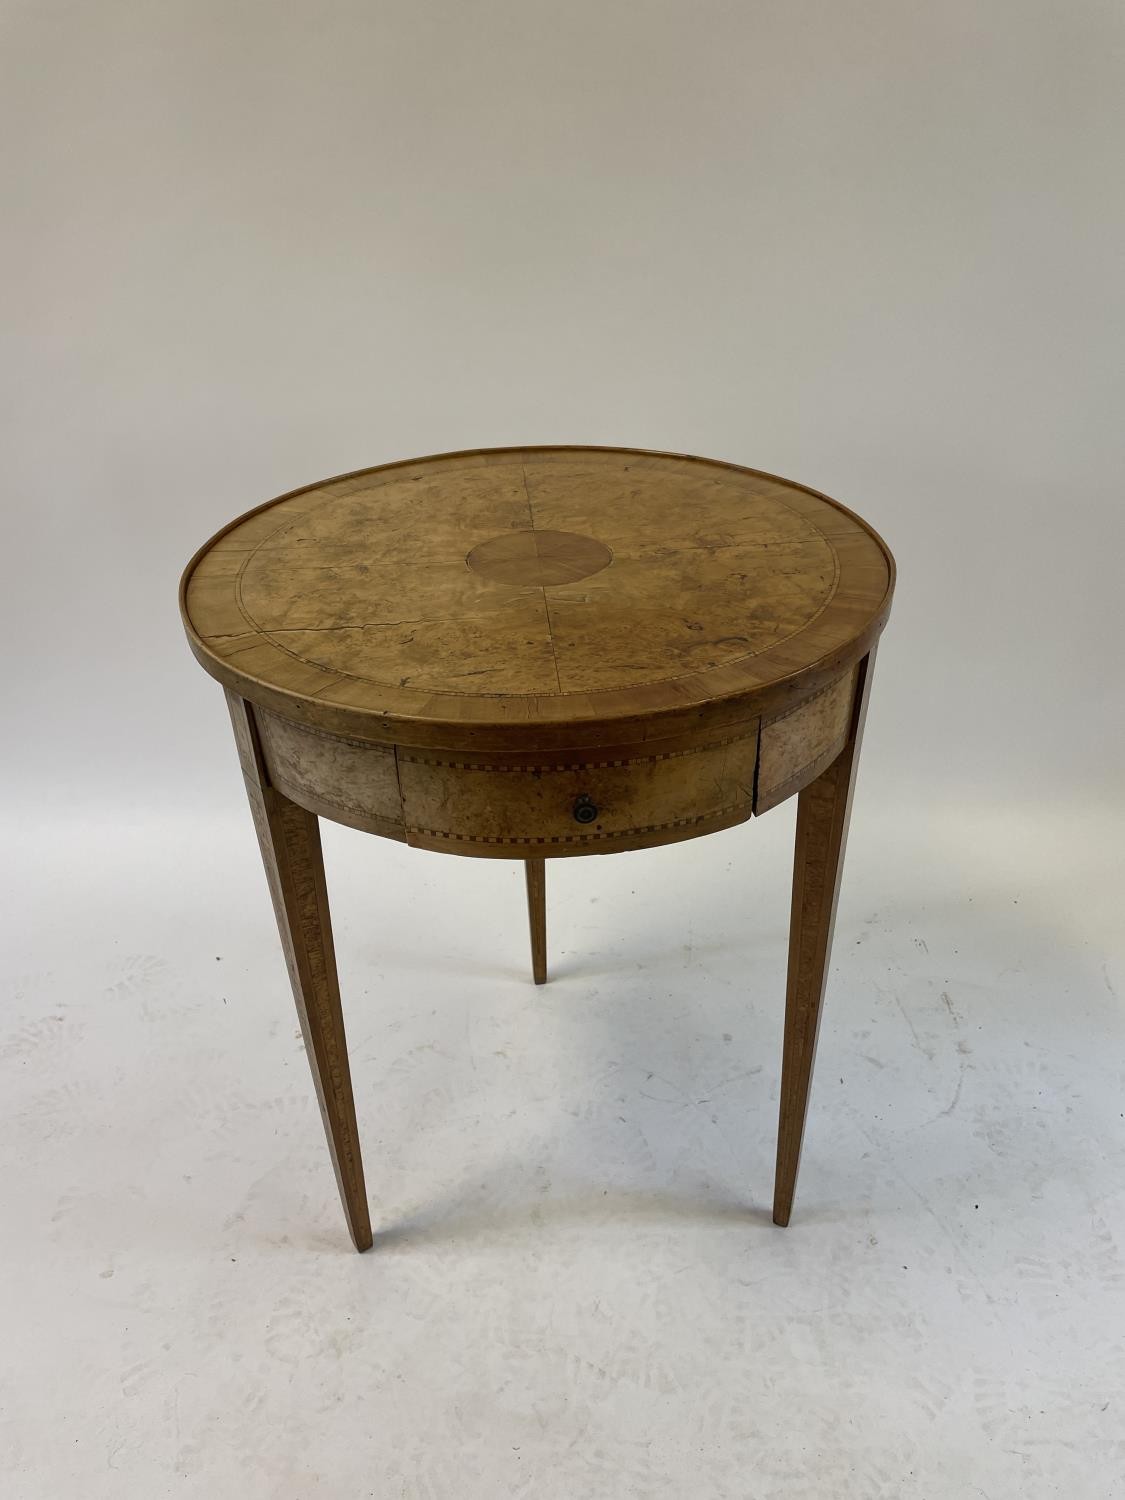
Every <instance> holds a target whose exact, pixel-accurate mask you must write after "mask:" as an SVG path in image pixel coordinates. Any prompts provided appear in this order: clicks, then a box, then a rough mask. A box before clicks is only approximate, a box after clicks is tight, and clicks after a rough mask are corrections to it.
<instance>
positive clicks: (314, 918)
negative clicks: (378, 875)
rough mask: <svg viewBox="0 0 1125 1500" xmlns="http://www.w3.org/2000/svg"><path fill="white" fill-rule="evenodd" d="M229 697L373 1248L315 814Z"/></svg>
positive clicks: (315, 1054)
mask: <svg viewBox="0 0 1125 1500" xmlns="http://www.w3.org/2000/svg"><path fill="white" fill-rule="evenodd" d="M227 703H228V706H229V708H230V715H231V723H232V724H233V726H234V734H235V742H236V744H237V746H238V752H239V759H240V761H241V763H242V770H243V775H244V780H245V782H246V792H247V796H248V797H249V799H250V810H251V812H252V813H253V816H254V826H255V828H256V830H257V833H258V842H259V845H260V846H261V851H262V861H263V863H264V865H265V868H266V879H267V881H268V884H269V888H270V895H271V896H272V897H273V906H274V914H275V916H276V917H277V926H278V932H279V934H280V936H281V945H282V948H283V949H284V952H285V962H286V966H287V968H288V970H289V979H290V982H291V984H292V986H293V998H294V1000H295V1001H296V1005H297V1015H298V1017H299V1019H300V1022H301V1034H302V1036H303V1037H304V1039H305V1052H306V1054H307V1056H308V1059H309V1066H310V1068H311V1069H312V1075H313V1083H314V1085H315V1087H316V1097H317V1100H318V1102H319V1104H320V1114H321V1119H322V1121H323V1122H324V1131H325V1135H326V1136H327V1139H328V1149H329V1151H330V1153H331V1156H332V1166H333V1168H334V1170H335V1173H336V1183H337V1186H338V1188H339V1190H340V1200H341V1202H342V1203H343V1205H344V1213H345V1216H346V1218H347V1221H348V1229H349V1231H350V1233H351V1237H352V1241H353V1243H354V1245H355V1247H356V1249H357V1250H367V1249H370V1247H371V1243H372V1238H371V1220H370V1216H369V1212H368V1207H367V1190H366V1188H365V1186H364V1180H363V1162H362V1159H361V1157H360V1151H359V1131H358V1129H357V1127H356V1117H355V1100H354V1097H353V1095H352V1079H351V1069H350V1067H349V1065H348V1048H347V1040H346V1038H345V1035H344V1018H343V1012H342V1010H341V1007H340V988H339V982H338V980H337V977H336V954H335V950H334V947H333V943H332V923H331V920H330V917H329V914H328V893H327V889H326V887H325V881H324V861H323V859H322V856H321V852H320V833H319V830H318V828H317V822H316V818H315V817H313V816H312V814H311V813H308V812H306V811H305V810H304V809H303V808H300V807H297V806H296V805H295V804H294V803H292V802H290V801H289V800H288V798H286V797H284V796H282V795H281V793H280V792H278V791H277V790H276V788H274V787H273V786H271V785H270V783H269V779H268V776H267V774H266V772H265V767H264V763H263V761H262V757H261V753H260V750H259V745H258V736H257V727H256V725H255V723H254V711H253V709H252V707H251V706H250V705H249V704H248V703H246V702H245V701H244V700H243V699H241V698H239V697H238V696H237V695H236V694H234V693H229V692H228V694H227Z"/></svg>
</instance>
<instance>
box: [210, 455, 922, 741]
mask: <svg viewBox="0 0 1125 1500" xmlns="http://www.w3.org/2000/svg"><path fill="white" fill-rule="evenodd" d="M892 587H893V563H892V562H891V559H890V556H889V554H888V552H887V550H886V548H885V547H884V546H883V544H882V543H881V542H880V541H879V539H878V537H877V536H876V535H875V534H874V533H873V532H872V531H871V529H870V528H869V527H868V526H866V525H865V524H864V523H863V522H862V521H860V520H859V519H858V518H857V517H855V516H853V515H852V514H851V513H850V512H849V511H847V510H845V509H844V508H843V507H842V506H839V505H837V504H836V503H835V502H834V501H831V500H829V499H827V498H825V497H823V496H820V495H817V494H816V493H814V492H813V491H811V490H808V489H805V488H803V487H802V486H800V485H796V484H792V483H789V482H788V481H785V480H781V479H777V478H773V477H771V476H769V475H765V474H761V473H758V472H756V471H754V470H750V469H743V468H738V467H735V466H733V465H729V464H721V463H716V462H713V461H710V460H705V459H697V458H686V457H680V456H676V455H667V454H653V453H640V452H633V451H630V450H624V449H593V448H530V449H502V450H492V451H485V452H476V453H464V454H453V455H445V456H441V457H436V458H430V459H422V460H417V461H413V462H409V463H403V464H393V465H388V466H385V467H382V468H378V469H371V470H365V471H363V472H361V473H358V474H352V475H346V476H344V477H342V478H339V479H335V480H329V481H326V482H324V483H322V484H318V485H313V486H310V487H309V488H306V489H303V490H299V491H296V492H294V493H293V494H291V495H288V496H284V497H282V498H281V499H279V500H276V501H272V502H270V503H269V504H267V505H265V506H262V507H260V508H259V509H258V510H256V511H252V512H250V513H249V514H248V515H247V516H245V517H243V518H242V519H241V520H239V521H236V522H234V523H233V524H232V525H231V526H229V527H228V528H227V529H226V530H224V531H223V532H221V533H220V534H219V535H218V536H217V537H215V538H214V539H213V540H212V541H211V542H210V543H208V544H207V546H205V547H204V548H203V549H202V550H201V551H200V553H199V554H197V556H196V557H195V558H194V559H193V561H192V563H191V564H190V565H189V567H188V569H187V572H186V573H185V576H184V581H183V586H182V595H181V597H182V606H183V613H184V620H185V624H186V627H187V631H188V636H189V640H190V641H191V644H192V648H193V650H194V651H195V653H196V655H197V657H198V658H199V660H200V661H201V662H202V664H203V665H204V666H205V667H206V668H207V670H208V671H209V672H211V673H212V675H214V676H215V677H217V678H218V679H219V680H220V681H221V682H223V683H224V684H225V685H226V686H227V687H229V688H231V689H233V690H234V691H236V692H237V693H238V694H239V695H240V696H241V697H244V698H246V699H248V700H249V701H251V702H253V703H255V704H258V705H260V706H262V707H264V708H267V709H272V710H273V711H274V712H276V713H278V714H279V715H281V716H282V717H284V718H286V719H289V720H295V721H297V722H300V723H303V724H306V725H309V726H311V727H314V728H320V729H324V730H327V731H329V732H333V733H340V734H346V735H349V736H351V737H353V738H357V739H365V740H374V741H382V742H385V743H394V744H399V745H411V746H415V747H422V746H431V747H432V746H440V747H442V748H445V749H462V750H470V749H495V750H499V751H503V750H511V751H520V750H527V749H546V748H558V747H567V748H573V747H575V746H578V745H589V746H597V745H604V744H615V745H616V744H629V743H635V742H637V741H640V740H644V739H649V738H654V737H658V738H663V737H668V736H675V735H677V734H683V733H689V734H690V733H694V732H696V731H699V732H701V733H703V732H711V731H713V730H714V729H716V728H718V727H722V726H723V725H725V724H730V723H745V722H746V721H748V720H750V719H754V718H758V717H761V716H768V715H770V714H775V713H781V712H784V711H786V710H787V709H788V708H789V707H791V706H793V705H794V704H795V703H797V702H798V701H800V700H801V699H802V698H803V697H804V696H807V695H808V693H810V692H812V691H815V690H816V689H817V688H819V687H822V686H824V685H825V684H826V683H828V682H829V681H831V680H832V679H833V678H835V677H836V676H838V675H839V673H840V672H841V671H843V670H845V669H846V668H848V667H850V666H853V665H854V664H855V663H856V662H857V661H858V660H859V659H860V657H862V656H863V655H864V654H865V653H866V651H867V649H868V648H869V646H870V645H871V643H872V642H873V640H874V639H875V637H876V636H877V634H878V632H879V629H880V628H881V626H882V624H883V622H884V620H885V618H886V614H887V611H888V609H889V606H890V598H891V591H892Z"/></svg>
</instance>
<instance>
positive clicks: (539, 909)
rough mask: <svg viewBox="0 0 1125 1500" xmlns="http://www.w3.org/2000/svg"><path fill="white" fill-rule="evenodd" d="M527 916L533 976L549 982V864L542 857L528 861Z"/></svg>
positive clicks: (535, 978)
mask: <svg viewBox="0 0 1125 1500" xmlns="http://www.w3.org/2000/svg"><path fill="white" fill-rule="evenodd" d="M526 868H527V916H528V923H529V925H530V928H531V977H532V978H533V979H534V980H535V983H536V984H546V983H547V865H546V861H545V860H542V859H529V860H528V861H527V866H526Z"/></svg>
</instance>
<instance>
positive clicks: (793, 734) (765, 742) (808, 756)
mask: <svg viewBox="0 0 1125 1500" xmlns="http://www.w3.org/2000/svg"><path fill="white" fill-rule="evenodd" d="M855 683H856V669H855V668H854V667H852V668H850V669H849V670H848V671H847V672H845V673H844V674H843V676H841V677H837V678H836V679H835V681H833V682H830V683H829V684H828V686H827V687H826V688H822V689H821V690H820V692H818V693H815V694H814V695H813V697H811V698H806V699H805V701H804V702H803V703H799V704H798V705H797V707H796V708H792V709H790V710H789V712H788V713H785V714H782V715H781V716H780V717H779V718H776V719H771V720H768V721H767V722H766V723H764V724H763V725H762V750H761V759H760V761H759V764H758V795H757V799H756V801H755V803H754V811H755V812H757V813H763V812H766V811H767V810H768V809H769V808H771V807H776V806H777V804H778V803H779V802H784V800H785V799H786V797H791V796H792V795H793V793H794V792H799V791H800V790H801V788H802V787H804V786H807V785H808V784H809V782H810V781H813V780H815V778H816V777H817V776H819V775H820V773H821V771H823V770H825V769H826V768H827V767H828V766H830V765H831V764H832V762H833V761H834V760H835V759H836V757H837V755H839V753H840V751H841V750H842V749H843V748H844V744H845V742H846V740H847V737H848V730H849V728H850V727H851V718H852V705H853V702H854V699H855Z"/></svg>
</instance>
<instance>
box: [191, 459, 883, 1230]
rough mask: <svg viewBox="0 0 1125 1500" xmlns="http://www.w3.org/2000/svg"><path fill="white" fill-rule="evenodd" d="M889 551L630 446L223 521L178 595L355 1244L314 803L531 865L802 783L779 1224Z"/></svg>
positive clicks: (783, 499) (434, 475)
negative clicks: (222, 743)
mask: <svg viewBox="0 0 1125 1500" xmlns="http://www.w3.org/2000/svg"><path fill="white" fill-rule="evenodd" d="M893 588H894V563H893V561H892V559H891V557H890V554H889V553H888V552H887V550H886V548H885V546H884V545H883V543H882V542H881V541H880V540H879V538H878V537H877V536H876V535H875V533H874V532H872V531H871V529H870V528H869V527H867V526H866V525H865V523H864V522H862V521H860V520H859V519H858V517H856V516H854V515H852V514H851V513H850V512H849V511H846V510H845V509H844V508H843V507H842V506H839V505H837V504H836V503H835V502H834V501H832V500H829V499H827V498H826V497H824V496H821V495H817V494H816V493H815V492H813V491H811V490H807V489H804V488H802V487H801V486H800V485H795V484H791V483H789V482H787V481H784V480H780V479H776V478H773V477H771V476H769V475H765V474H761V473H758V472H757V471H755V470H751V469H741V468H737V467H735V466H733V465H729V464H720V463H714V462H710V461H707V460H704V459H695V458H684V457H678V456H675V455H668V454H653V453H637V452H633V451H630V450H625V449H592V448H533V449H518V450H517V449H503V450H494V451H488V452H478V453H465V454H451V455H444V456H442V457H438V458H432V459H421V460H417V461H413V462H410V463H405V464H393V465H388V466H385V467H383V468H380V469H371V470H366V471H364V472H362V473H359V474H352V475H347V476H344V477H343V478H340V479H336V480H329V481H326V482H325V483H323V484H319V485H313V486H310V487H309V488H307V489H304V490H299V491H296V492H294V493H293V494H292V495H288V496H284V497H282V498H281V499H280V500H277V501H272V502H270V503H269V504H267V505H265V506H261V507H259V509H258V510H256V511H252V512H250V514H249V515H247V516H245V517H243V518H242V519H241V520H240V521H236V522H234V523H233V524H232V525H231V526H229V527H228V528H227V529H226V530H225V531H223V532H221V533H220V534H219V535H218V536H217V537H216V538H215V539H214V540H213V541H212V542H210V543H209V544H208V545H207V546H205V547H204V548H203V549H202V550H201V551H200V552H199V553H198V554H197V555H196V557H195V558H194V559H193V561H192V562H191V563H190V564H189V566H188V569H187V571H186V572H185V574H184V578H183V582H182V584H181V608H182V611H183V616H184V621H185V625H186V628H187V632H188V638H189V641H190V643H191V646H192V649H193V651H194V652H195V654H196V656H197V657H198V659H199V660H200V662H202V664H203V665H204V666H205V667H206V668H207V670H208V671H209V672H211V673H212V675H213V676H215V677H217V678H218V679H219V681H220V682H222V683H223V684H224V685H225V687H226V689H227V696H228V700H229V702H230V707H231V714H232V718H233V720H234V724H235V733H236V738H237V740H238V745H239V754H240V757H241V759H242V765H243V771H244V773H245V777H246V783H247V789H248V792H249V796H250V803H251V807H252V809H253V812H254V819H255V823H256V826H257V830H258V837H259V841H260V843H261V849H262V856H263V859H264V861H265V865H266V873H267V877H268V879H269V883H270V889H271V891H272V893H273V898H274V905H275V909H276V912H277V920H278V927H279V930H280V933H281V939H282V945H283V947H284V949H285V955H286V959H287V962H288V965H289V971H290V976H291V979H292V983H293V993H294V996H295V998H296V1002H297V1010H298V1013H299V1015H300V1018H301V1026H302V1030H303V1032H304V1036H305V1045H306V1049H307V1052H308V1056H309V1062H310V1065H311V1067H312V1072H313V1078H314V1081H315V1084H316V1090H317V1095H318V1098H319V1100H320V1105H321V1112H322V1115H323V1117H324V1123H325V1130H326V1133H327V1136H328V1141H329V1146H330V1149H331V1152H332V1160H333V1164H334V1166H335V1169H336V1177H337V1181H338V1183H339V1187H340V1194H341V1198H342V1200H343V1203H344V1208H345V1213H346V1215H347V1219H348V1225H349V1228H350V1230H351V1234H352V1238H353V1240H354V1242H355V1244H356V1246H357V1247H358V1248H359V1249H365V1248H366V1247H367V1246H368V1245H370V1244H371V1227H370V1223H369V1221H368V1211H367V1201H366V1194H365V1191H364V1183H363V1168H362V1165H361V1161H360V1154H359V1145H358V1140H357V1134H356V1121H355V1107H354V1103H353V1100H352V1088H351V1079H350V1074H349V1070H348V1059H347V1050H346V1045H345V1040H344V1030H343V1020H342V1016H341V1011H340V997H339V990H338V987H337V980H336V967H335V958H334V956H333V949H332V931H331V924H330V920H329V915H328V903H327V895H326V891H325V884H324V870H323V865H322V863H321V855H320V840H319V834H318V829H317V821H316V820H317V817H319V816H323V817H329V818H334V819H336V820H337V821H339V822H342V823H348V824H351V825H353V826H355V827H357V828H363V829H367V830H369V831H370V832H373V833H377V834H381V835H383V836H385V837H389V838H395V839H400V840H404V841H405V842H407V843H409V844H412V845H415V846H417V847H420V848H426V849H437V850H442V851H446V852H449V853H456V854H468V855H477V856H485V857H490V858H507V859H511V858H518V859H522V860H524V861H525V870H526V878H527V900H528V914H529V919H530V932H531V951H532V974H533V978H534V980H535V982H536V983H537V984H542V983H544V982H545V980H546V977H547V937H546V865H545V861H546V859H547V858H548V857H551V858H556V857H559V856H562V855H580V854H601V853H611V852H613V851H615V850H620V849H640V848H646V847H649V846H651V845H657V844H666V843H671V842H673V841H675V840H678V839H684V838H694V837H697V836H699V835H700V834H705V833H711V832H714V831H715V830H717V829H720V828H727V827H730V826H731V825H732V824H735V823H739V822H743V821H745V820H746V819H747V818H749V817H750V816H751V815H752V814H754V813H762V812H764V811H766V810H768V809H769V808H771V807H773V806H775V805H776V804H777V803H779V802H781V801H783V800H785V799H786V798H787V797H790V796H792V795H794V794H799V796H800V801H799V804H798V809H799V810H798V819H797V845H796V858H795V865H794V887H793V923H792V933H791V942H790V959H789V981H788V991H787V998H786V1021H785V1051H784V1061H783V1072H782V1087H781V1113H780V1123H779V1131H778V1157H777V1178H776V1186H775V1202H774V1217H775V1219H776V1221H777V1222H778V1223H779V1224H785V1223H787V1222H788V1219H789V1214H790V1211H791V1208H792V1201H793V1191H794V1186H795V1183H796V1176H797V1167H798V1163H799V1159H800V1151H801V1140H802V1134H803V1130H804V1119H805V1112H806V1109H807V1105H808V1095H809V1086H810V1082H811V1077H812V1065H813V1057H814V1054H815V1048H816V1037H817V1030H818V1026H819V1019H820V1011H821V1001H822V999H823V994H824V985H825V977H826V974H827V967H828V958H829V952H830V948H831V938H832V924H833V919H834V915H835V909H836V897H837V893H838V890H839V881H840V869H841V862H842V859H843V851H844V842H845V836H846V832H847V820H848V813H849V808H850V802H851V791H852V786H853V783H854V778H855V770H856V762H857V757H858V752H859V740H860V733H861V730H862V724H863V715H864V712H865V709H866V702H867V694H868V688H869V684H870V663H871V659H872V656H873V653H874V648H875V644H876V642H877V639H878V636H879V632H880V631H881V629H882V627H883V625H884V623H885V622H886V619H887V615H888V612H889V609H890V603H891V595H892V592H893Z"/></svg>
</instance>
